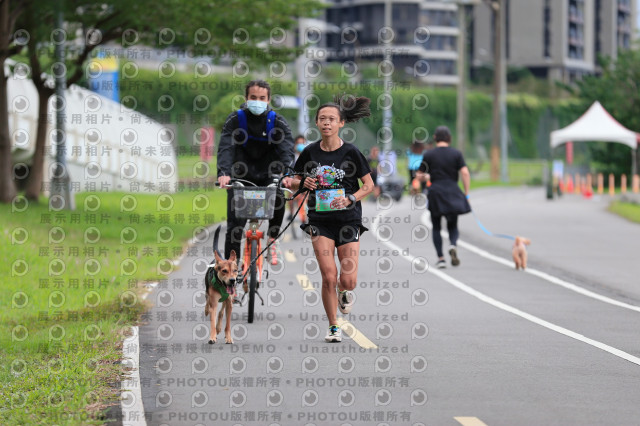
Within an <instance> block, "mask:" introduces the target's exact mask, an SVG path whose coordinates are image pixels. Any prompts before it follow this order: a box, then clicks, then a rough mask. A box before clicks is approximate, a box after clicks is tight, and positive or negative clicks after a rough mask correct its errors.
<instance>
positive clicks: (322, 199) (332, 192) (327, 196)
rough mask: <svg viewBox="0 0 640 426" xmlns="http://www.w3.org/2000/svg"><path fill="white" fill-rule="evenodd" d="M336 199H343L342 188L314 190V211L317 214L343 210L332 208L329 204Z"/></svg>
mask: <svg viewBox="0 0 640 426" xmlns="http://www.w3.org/2000/svg"><path fill="white" fill-rule="evenodd" d="M337 197H344V188H336V189H316V211H317V212H332V211H336V210H344V207H343V208H341V209H336V208H334V207H333V206H332V205H331V203H332V202H333V200H335V199H336V198H337Z"/></svg>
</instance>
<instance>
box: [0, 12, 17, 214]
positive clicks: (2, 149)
mask: <svg viewBox="0 0 640 426" xmlns="http://www.w3.org/2000/svg"><path fill="white" fill-rule="evenodd" d="M9 26H10V23H9V1H8V0H5V1H2V2H0V50H1V51H2V52H7V50H8V48H9V38H8V37H7V36H6V35H7V34H9V33H10V32H11V29H10V28H9ZM6 59H7V57H6V56H5V55H2V56H0V202H2V203H10V202H11V201H12V200H13V199H14V198H15V196H16V184H15V182H14V180H13V162H12V161H11V145H12V143H11V135H9V108H8V105H7V104H8V101H9V98H8V93H7V89H8V88H7V76H6V75H5V72H4V62H5V60H6Z"/></svg>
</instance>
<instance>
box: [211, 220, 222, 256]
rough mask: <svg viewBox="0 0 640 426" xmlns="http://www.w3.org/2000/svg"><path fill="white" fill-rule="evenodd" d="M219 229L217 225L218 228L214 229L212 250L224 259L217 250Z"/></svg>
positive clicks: (220, 226) (219, 226)
mask: <svg viewBox="0 0 640 426" xmlns="http://www.w3.org/2000/svg"><path fill="white" fill-rule="evenodd" d="M220 228H222V225H218V227H217V228H216V232H214V233H213V250H214V251H215V252H216V253H218V256H220V257H221V258H223V259H224V256H223V255H222V253H220V250H218V240H219V239H220Z"/></svg>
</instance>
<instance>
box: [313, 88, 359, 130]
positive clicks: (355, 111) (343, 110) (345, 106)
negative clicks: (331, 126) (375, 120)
mask: <svg viewBox="0 0 640 426" xmlns="http://www.w3.org/2000/svg"><path fill="white" fill-rule="evenodd" d="M370 104H371V99H369V98H367V97H364V96H358V97H356V96H354V95H346V94H344V95H336V96H334V97H333V103H327V104H323V105H320V108H318V111H316V121H318V114H319V113H320V110H321V109H323V108H328V107H332V108H336V109H337V110H338V112H339V114H340V120H344V121H345V122H347V123H355V122H356V121H358V120H360V119H361V118H365V117H369V116H370V115H371V110H370V108H369V105H370Z"/></svg>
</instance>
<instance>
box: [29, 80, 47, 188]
mask: <svg viewBox="0 0 640 426" xmlns="http://www.w3.org/2000/svg"><path fill="white" fill-rule="evenodd" d="M37 89H38V125H37V131H36V150H35V152H34V154H33V161H32V163H31V170H30V172H29V178H28V180H27V187H26V190H25V197H27V199H28V200H32V201H38V198H39V197H40V193H41V192H42V183H43V180H44V156H45V147H46V144H47V103H48V101H49V97H50V96H51V95H53V89H49V88H47V87H37Z"/></svg>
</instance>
